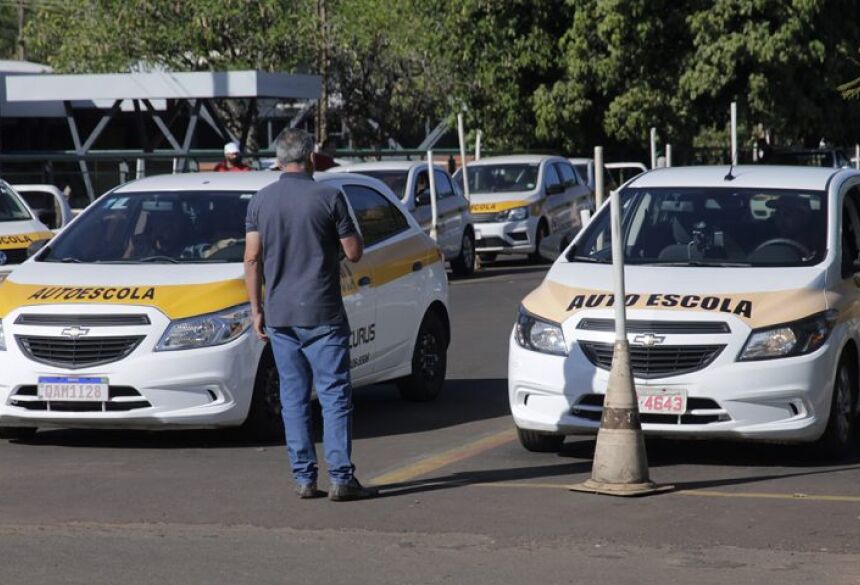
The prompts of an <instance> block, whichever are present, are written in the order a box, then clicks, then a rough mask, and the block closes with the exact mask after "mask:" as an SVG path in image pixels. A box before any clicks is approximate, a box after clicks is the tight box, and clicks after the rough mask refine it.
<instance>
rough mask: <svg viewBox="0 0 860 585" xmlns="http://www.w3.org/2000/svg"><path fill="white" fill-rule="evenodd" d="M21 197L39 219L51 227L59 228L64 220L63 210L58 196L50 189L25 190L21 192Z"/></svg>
mask: <svg viewBox="0 0 860 585" xmlns="http://www.w3.org/2000/svg"><path fill="white" fill-rule="evenodd" d="M19 195H20V196H21V199H23V200H24V201H26V202H27V205H29V206H30V209H32V210H33V211H34V212H35V213H36V215H37V216H39V219H40V220H42V222H43V223H45V224H46V225H47V226H48V227H49V228H51V229H57V228H59V227H60V224H61V223H62V222H63V218H62V212H61V210H60V209H59V206H58V204H57V198H56V197H54V194H53V193H50V192H48V191H25V192H23V193H19Z"/></svg>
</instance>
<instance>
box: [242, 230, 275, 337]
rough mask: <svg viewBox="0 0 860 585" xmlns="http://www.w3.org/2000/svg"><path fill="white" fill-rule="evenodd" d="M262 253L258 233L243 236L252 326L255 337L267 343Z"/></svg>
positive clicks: (246, 283) (246, 286)
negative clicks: (263, 301)
mask: <svg viewBox="0 0 860 585" xmlns="http://www.w3.org/2000/svg"><path fill="white" fill-rule="evenodd" d="M262 251H263V245H262V243H261V241H260V232H247V233H246V234H245V288H246V289H247V291H248V301H249V302H250V303H251V319H252V325H253V327H254V333H256V334H257V337H259V338H260V339H261V340H262V341H268V339H269V337H268V336H267V335H266V329H265V323H266V321H265V317H264V315H263V303H262V298H263V271H262V270H261V269H260V257H261V256H262Z"/></svg>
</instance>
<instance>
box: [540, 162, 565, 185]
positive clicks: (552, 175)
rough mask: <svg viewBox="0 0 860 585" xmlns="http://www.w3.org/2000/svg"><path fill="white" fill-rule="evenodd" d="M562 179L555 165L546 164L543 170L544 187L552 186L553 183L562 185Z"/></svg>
mask: <svg viewBox="0 0 860 585" xmlns="http://www.w3.org/2000/svg"><path fill="white" fill-rule="evenodd" d="M560 184H561V179H560V178H559V176H558V172H557V171H556V170H555V165H550V164H548V165H546V166H545V167H544V170H543V185H544V187H550V186H552V185H560Z"/></svg>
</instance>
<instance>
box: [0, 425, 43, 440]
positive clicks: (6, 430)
mask: <svg viewBox="0 0 860 585" xmlns="http://www.w3.org/2000/svg"><path fill="white" fill-rule="evenodd" d="M36 431H37V429H36V427H0V439H11V440H16V441H30V440H32V439H33V438H34V437H35V436H36Z"/></svg>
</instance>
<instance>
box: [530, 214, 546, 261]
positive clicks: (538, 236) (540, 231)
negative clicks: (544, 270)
mask: <svg viewBox="0 0 860 585" xmlns="http://www.w3.org/2000/svg"><path fill="white" fill-rule="evenodd" d="M548 235H549V227H548V226H547V224H546V222H545V221H544V220H541V221H540V223H539V224H538V227H537V230H536V231H535V251H534V252H532V253H531V254H529V261H531V262H532V263H533V264H544V263H546V259H545V258H544V257H543V256H541V254H540V245H541V242H543V239H544V238H545V237H547V236H548Z"/></svg>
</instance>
